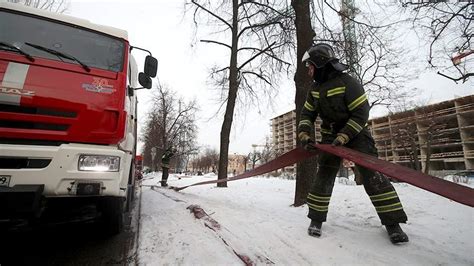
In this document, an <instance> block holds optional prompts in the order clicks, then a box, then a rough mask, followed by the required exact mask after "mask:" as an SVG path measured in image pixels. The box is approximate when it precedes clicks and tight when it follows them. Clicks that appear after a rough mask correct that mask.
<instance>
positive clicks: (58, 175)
mask: <svg viewBox="0 0 474 266" xmlns="http://www.w3.org/2000/svg"><path fill="white" fill-rule="evenodd" d="M135 48H137V47H133V46H131V45H130V44H129V42H128V36H127V32H126V31H124V30H121V29H116V28H112V27H108V26H102V25H97V24H93V23H91V22H89V21H87V20H83V19H78V18H74V17H71V16H66V15H62V14H57V13H51V12H48V11H43V10H39V9H34V8H29V7H25V6H22V5H19V4H11V3H3V2H2V3H0V223H2V222H3V223H7V224H9V225H13V224H15V223H17V222H18V221H23V222H24V221H32V220H36V219H38V218H41V217H47V218H50V217H58V216H64V214H65V213H68V214H71V216H75V215H76V216H77V214H78V213H81V211H82V210H83V209H84V208H88V209H90V208H91V206H92V208H95V211H96V213H97V217H100V219H99V220H100V221H101V222H102V223H103V224H104V225H105V226H104V229H106V230H107V231H109V232H110V233H119V232H120V231H121V230H122V228H123V218H124V217H123V216H124V211H125V210H126V209H127V207H128V206H129V205H130V202H131V200H132V199H133V195H134V190H133V189H134V182H135V172H136V171H135V169H134V165H135V163H134V159H135V154H136V147H137V145H136V144H137V97H136V93H135V90H136V89H139V88H148V89H149V88H151V82H152V81H151V78H152V77H155V76H156V70H157V60H156V59H155V58H153V57H152V56H151V53H150V54H149V55H148V56H146V59H145V66H144V71H143V72H140V73H138V68H137V66H136V63H135V60H134V58H133V56H132V55H131V52H132V50H136V49H135ZM137 49H139V50H143V51H147V50H144V49H141V48H137ZM147 52H148V51H147ZM148 53H149V52H148ZM97 217H96V218H97Z"/></svg>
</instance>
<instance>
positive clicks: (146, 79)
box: [138, 59, 156, 89]
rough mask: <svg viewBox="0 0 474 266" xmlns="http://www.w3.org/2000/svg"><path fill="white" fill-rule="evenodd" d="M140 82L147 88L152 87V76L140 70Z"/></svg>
mask: <svg viewBox="0 0 474 266" xmlns="http://www.w3.org/2000/svg"><path fill="white" fill-rule="evenodd" d="M155 60H156V59H155ZM155 73H156V72H155ZM138 83H140V85H142V86H143V88H146V89H150V88H151V78H150V76H148V75H147V74H145V73H143V72H140V73H139V74H138Z"/></svg>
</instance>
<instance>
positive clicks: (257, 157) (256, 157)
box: [247, 150, 261, 169]
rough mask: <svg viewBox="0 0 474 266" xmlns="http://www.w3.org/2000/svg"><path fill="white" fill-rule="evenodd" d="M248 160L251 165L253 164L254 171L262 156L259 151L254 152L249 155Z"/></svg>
mask: <svg viewBox="0 0 474 266" xmlns="http://www.w3.org/2000/svg"><path fill="white" fill-rule="evenodd" d="M247 158H248V160H249V161H250V163H252V169H254V168H255V164H256V163H257V162H258V161H260V159H261V154H260V152H259V151H256V150H254V151H253V152H251V153H249V155H248V156H247Z"/></svg>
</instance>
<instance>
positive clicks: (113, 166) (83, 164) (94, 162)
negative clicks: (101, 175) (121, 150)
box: [77, 154, 120, 172]
mask: <svg viewBox="0 0 474 266" xmlns="http://www.w3.org/2000/svg"><path fill="white" fill-rule="evenodd" d="M77 168H78V170H79V171H94V172H118V171H119V169H120V157H118V156H108V155H87V154H82V155H80V156H79V163H78V165H77Z"/></svg>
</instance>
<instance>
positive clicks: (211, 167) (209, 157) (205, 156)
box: [192, 148, 219, 173]
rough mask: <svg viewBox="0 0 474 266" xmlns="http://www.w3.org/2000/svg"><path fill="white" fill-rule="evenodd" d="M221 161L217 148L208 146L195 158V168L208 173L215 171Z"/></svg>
mask: <svg viewBox="0 0 474 266" xmlns="http://www.w3.org/2000/svg"><path fill="white" fill-rule="evenodd" d="M218 161H219V152H217V150H215V149H211V148H206V149H205V150H204V151H203V152H202V153H199V154H198V156H197V157H196V158H195V159H194V160H193V163H192V164H193V165H194V168H195V169H197V170H198V171H201V172H204V173H208V172H215V171H216V169H217V165H218Z"/></svg>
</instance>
